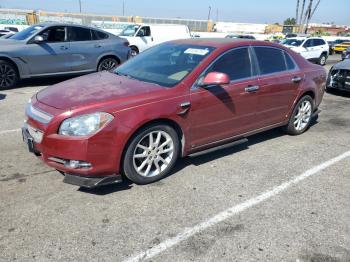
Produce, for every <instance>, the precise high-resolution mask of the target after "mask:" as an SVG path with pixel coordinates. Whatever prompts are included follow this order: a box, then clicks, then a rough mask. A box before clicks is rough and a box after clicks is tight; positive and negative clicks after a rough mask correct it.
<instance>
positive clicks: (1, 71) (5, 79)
mask: <svg viewBox="0 0 350 262" xmlns="http://www.w3.org/2000/svg"><path fill="white" fill-rule="evenodd" d="M15 81H16V72H15V70H14V69H13V68H12V67H10V66H8V65H0V87H10V86H12V85H13V84H14V82H15Z"/></svg>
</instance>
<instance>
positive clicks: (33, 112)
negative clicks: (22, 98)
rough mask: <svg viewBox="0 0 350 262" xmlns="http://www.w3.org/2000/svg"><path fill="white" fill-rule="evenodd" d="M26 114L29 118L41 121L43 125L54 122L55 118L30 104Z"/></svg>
mask: <svg viewBox="0 0 350 262" xmlns="http://www.w3.org/2000/svg"><path fill="white" fill-rule="evenodd" d="M26 114H27V116H28V117H30V118H33V119H34V120H37V121H39V122H40V123H43V124H48V123H50V121H51V120H52V118H53V116H52V115H50V114H48V113H46V112H43V111H41V110H39V109H37V108H35V107H34V106H33V105H32V104H28V105H27V107H26Z"/></svg>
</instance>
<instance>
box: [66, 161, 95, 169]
mask: <svg viewBox="0 0 350 262" xmlns="http://www.w3.org/2000/svg"><path fill="white" fill-rule="evenodd" d="M64 165H65V166H66V167H69V168H73V169H78V168H90V167H91V164H90V163H88V162H84V161H79V160H67V161H65V163H64Z"/></svg>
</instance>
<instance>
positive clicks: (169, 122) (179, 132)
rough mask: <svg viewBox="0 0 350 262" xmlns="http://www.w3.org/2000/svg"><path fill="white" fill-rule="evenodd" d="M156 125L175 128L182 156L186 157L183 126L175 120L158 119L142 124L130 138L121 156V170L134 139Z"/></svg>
mask: <svg viewBox="0 0 350 262" xmlns="http://www.w3.org/2000/svg"><path fill="white" fill-rule="evenodd" d="M156 124H163V125H164V124H165V125H168V126H170V127H172V128H174V130H175V131H176V133H177V135H178V137H179V140H180V147H181V148H180V152H181V156H184V149H185V135H184V132H183V130H182V128H181V126H180V125H179V124H178V123H177V122H176V121H174V120H172V119H169V118H158V119H153V120H150V121H147V122H145V123H142V124H141V125H140V126H138V127H137V128H136V129H135V130H134V131H133V132H132V134H131V135H130V136H129V137H128V139H127V142H126V143H125V144H124V146H123V150H122V154H121V158H120V163H119V166H120V168H121V170H122V169H123V161H124V157H125V153H126V150H127V148H128V146H129V145H130V143H131V141H132V139H133V138H134V137H135V136H136V135H137V133H138V132H139V131H140V130H142V129H144V128H147V127H148V126H151V125H156Z"/></svg>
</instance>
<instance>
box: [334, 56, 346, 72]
mask: <svg viewBox="0 0 350 262" xmlns="http://www.w3.org/2000/svg"><path fill="white" fill-rule="evenodd" d="M332 69H347V70H350V59H349V58H347V59H344V60H343V61H341V62H338V63H336V64H335V65H334V66H333V67H332Z"/></svg>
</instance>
